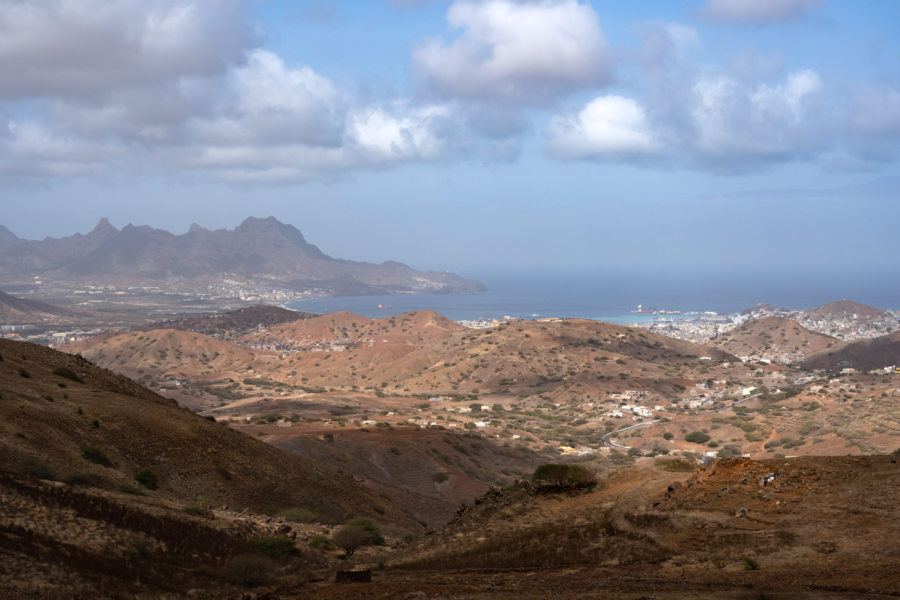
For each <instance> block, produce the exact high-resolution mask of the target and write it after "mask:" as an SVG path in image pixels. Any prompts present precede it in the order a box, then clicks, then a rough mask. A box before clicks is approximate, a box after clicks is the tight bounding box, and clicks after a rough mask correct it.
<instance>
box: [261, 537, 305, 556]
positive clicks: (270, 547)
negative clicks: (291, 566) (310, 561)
mask: <svg viewBox="0 0 900 600" xmlns="http://www.w3.org/2000/svg"><path fill="white" fill-rule="evenodd" d="M251 545H252V546H253V548H254V549H255V550H258V551H259V552H262V553H263V554H265V555H267V556H270V557H272V558H277V559H285V558H290V557H291V556H293V555H295V554H297V553H298V552H299V551H298V550H297V546H296V545H295V544H294V542H293V540H290V539H288V538H286V537H262V538H258V539H255V540H253V541H252V542H251Z"/></svg>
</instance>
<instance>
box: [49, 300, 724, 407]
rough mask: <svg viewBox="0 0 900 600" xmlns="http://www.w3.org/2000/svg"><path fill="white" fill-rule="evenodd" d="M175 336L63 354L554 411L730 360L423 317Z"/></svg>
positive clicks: (638, 335)
mask: <svg viewBox="0 0 900 600" xmlns="http://www.w3.org/2000/svg"><path fill="white" fill-rule="evenodd" d="M181 333H182V334H183V335H182V336H181V337H179V336H176V335H174V334H175V332H171V331H170V332H169V333H166V334H165V335H163V334H162V333H160V332H159V331H157V332H153V331H151V332H146V333H126V334H113V335H108V336H100V337H96V338H91V339H87V340H84V341H81V342H78V343H76V344H72V345H69V346H68V347H67V348H66V350H67V351H69V352H78V353H82V354H84V355H85V356H86V357H88V358H89V359H90V360H94V361H96V362H97V363H98V364H100V365H102V366H104V367H107V368H110V369H114V370H117V371H121V372H124V373H125V374H127V375H130V376H134V377H138V376H151V375H152V376H155V377H157V378H158V377H160V376H173V377H179V378H180V377H187V378H189V379H196V378H204V379H208V380H213V379H216V380H221V379H223V378H231V379H233V380H234V381H236V382H240V381H241V380H243V379H244V378H246V377H248V374H249V371H246V368H247V367H251V368H252V369H253V373H252V377H253V378H267V379H272V380H275V381H279V382H283V383H285V384H287V385H289V386H294V387H304V388H321V389H335V390H355V389H358V390H362V391H365V390H367V389H368V390H371V391H376V390H378V391H382V392H384V393H403V394H434V395H437V394H463V395H465V394H482V395H484V394H494V393H501V392H502V393H507V394H512V395H521V396H530V395H536V394H550V395H551V397H553V398H556V397H559V399H560V400H562V399H565V400H568V399H569V398H570V397H571V396H577V397H580V398H583V399H584V398H588V397H593V398H595V399H597V398H599V397H601V396H602V397H605V394H606V393H607V392H615V391H621V390H623V389H632V390H649V391H653V392H656V393H659V394H661V396H662V397H670V396H671V397H675V396H677V395H678V394H680V391H679V390H683V389H684V386H685V385H687V384H690V382H691V381H696V380H699V379H704V380H705V379H707V378H708V377H710V376H711V374H710V373H708V370H709V369H710V368H713V367H715V366H716V365H718V364H720V363H723V362H731V363H733V362H735V361H736V359H735V357H734V356H733V355H732V354H729V353H727V352H725V351H723V350H719V349H716V348H712V347H710V346H702V345H699V344H694V343H692V342H688V341H683V340H676V339H673V338H670V337H666V336H661V335H656V334H652V333H647V332H644V331H642V330H639V329H633V328H628V327H621V326H618V325H611V324H609V323H602V322H597V321H588V320H582V319H569V320H564V321H555V322H539V321H516V322H511V323H509V324H505V325H501V326H498V327H494V328H490V329H485V330H472V329H466V328H464V327H462V326H460V325H458V324H456V323H454V322H453V321H450V320H449V319H447V318H445V317H443V316H441V315H438V314H437V313H433V312H429V311H417V312H411V313H405V314H403V315H398V316H396V317H388V318H383V319H366V318H364V317H360V316H358V315H353V314H351V313H335V314H330V315H323V316H319V317H313V318H310V319H304V320H302V321H296V322H294V323H287V324H284V325H277V326H275V327H271V328H269V329H267V330H264V331H262V332H259V333H253V334H248V335H247V336H244V338H242V339H241V340H240V342H241V344H242V346H239V345H237V344H229V343H226V342H222V341H221V340H217V339H212V338H208V337H206V336H202V335H201V334H196V333H191V334H186V333H185V332H181ZM191 345H193V346H194V347H195V349H189V346H191ZM255 348H264V349H255ZM270 350H275V352H272V351H270ZM248 352H249V353H251V354H252V356H251V355H249V354H248ZM701 358H705V359H709V360H701ZM225 363H227V366H223V365H225ZM731 368H732V369H734V368H738V367H736V366H734V365H732V367H731ZM237 370H241V373H236V371H237ZM223 371H228V372H227V373H226V372H223ZM555 401H559V400H555ZM216 405H218V402H216Z"/></svg>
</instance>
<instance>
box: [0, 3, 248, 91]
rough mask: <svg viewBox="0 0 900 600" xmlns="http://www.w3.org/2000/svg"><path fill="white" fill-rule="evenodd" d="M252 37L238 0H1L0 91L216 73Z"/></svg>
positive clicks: (109, 85)
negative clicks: (152, 0)
mask: <svg viewBox="0 0 900 600" xmlns="http://www.w3.org/2000/svg"><path fill="white" fill-rule="evenodd" d="M252 42H253V36H252V33H251V31H250V29H249V27H248V26H247V24H246V20H245V18H244V8H243V2H240V1H239V0H208V1H207V0H204V1H202V2H201V1H199V0H168V1H165V2H132V1H128V0H109V1H104V2H93V1H91V0H36V1H32V2H24V1H22V0H0V97H6V98H23V97H29V96H54V95H74V94H83V95H91V94H105V93H107V92H109V91H110V90H111V89H117V88H121V87H122V86H153V85H157V84H160V83H163V82H166V81H170V80H172V79H174V78H178V77H201V76H202V77H206V76H214V75H219V74H222V73H224V72H225V71H226V69H227V68H228V66H229V65H230V64H232V63H233V62H235V61H238V60H240V59H241V57H242V55H243V52H244V51H245V50H246V49H248V48H249V47H250V45H251V44H252Z"/></svg>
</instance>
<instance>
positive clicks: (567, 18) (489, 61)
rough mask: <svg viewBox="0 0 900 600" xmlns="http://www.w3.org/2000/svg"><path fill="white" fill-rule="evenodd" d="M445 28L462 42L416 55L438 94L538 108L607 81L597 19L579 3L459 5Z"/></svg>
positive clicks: (542, 0)
mask: <svg viewBox="0 0 900 600" xmlns="http://www.w3.org/2000/svg"><path fill="white" fill-rule="evenodd" d="M447 21H448V23H449V24H450V25H452V26H453V27H454V28H457V29H460V30H462V32H461V34H460V35H459V37H457V38H456V39H454V40H453V41H451V42H449V43H445V42H443V41H440V40H430V41H428V42H426V43H424V44H422V45H420V46H419V47H418V48H416V49H415V50H414V52H413V60H414V63H415V65H416V67H417V69H418V71H419V73H420V74H421V76H422V77H423V78H424V80H425V81H426V82H427V84H428V85H429V86H431V87H432V88H433V89H434V90H435V91H437V92H438V93H441V94H446V95H449V96H451V97H457V98H466V99H476V100H488V101H499V102H515V103H521V104H528V105H539V104H543V103H546V102H548V101H550V100H551V99H553V98H555V97H557V96H558V95H559V94H562V93H566V92H569V91H572V90H575V89H579V88H584V87H587V86H592V85H597V84H599V83H602V82H603V81H605V80H606V79H607V78H608V76H609V72H610V64H609V63H610V61H609V57H608V51H607V45H606V40H605V38H604V37H603V33H602V31H601V29H600V23H599V20H598V18H597V14H596V13H595V12H594V10H593V9H592V8H591V7H590V6H589V5H587V4H582V3H580V2H578V1H577V0H531V1H515V0H486V1H475V0H457V1H456V2H454V3H453V5H452V6H451V7H450V9H449V10H448V12H447Z"/></svg>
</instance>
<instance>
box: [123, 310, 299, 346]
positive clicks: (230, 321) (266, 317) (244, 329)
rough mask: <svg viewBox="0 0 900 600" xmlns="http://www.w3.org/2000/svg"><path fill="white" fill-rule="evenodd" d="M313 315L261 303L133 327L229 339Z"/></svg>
mask: <svg viewBox="0 0 900 600" xmlns="http://www.w3.org/2000/svg"><path fill="white" fill-rule="evenodd" d="M314 316H316V315H314V314H312V313H305V312H300V311H297V310H290V309H287V308H281V307H280V306H269V305H266V304H260V305H257V306H247V307H244V308H238V309H236V310H232V311H228V312H225V313H221V314H214V315H207V316H204V317H189V318H185V319H176V320H174V321H160V322H157V323H151V324H149V325H145V326H143V327H135V328H133V329H132V331H152V330H154V329H178V330H180V331H195V332H197V333H202V334H204V335H211V336H219V337H222V338H226V339H227V338H230V337H235V336H239V335H244V334H246V333H249V332H251V331H254V330H256V329H258V328H261V327H263V328H265V327H274V326H275V325H281V324H282V323H293V322H294V321H300V320H302V319H308V318H310V317H314Z"/></svg>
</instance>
